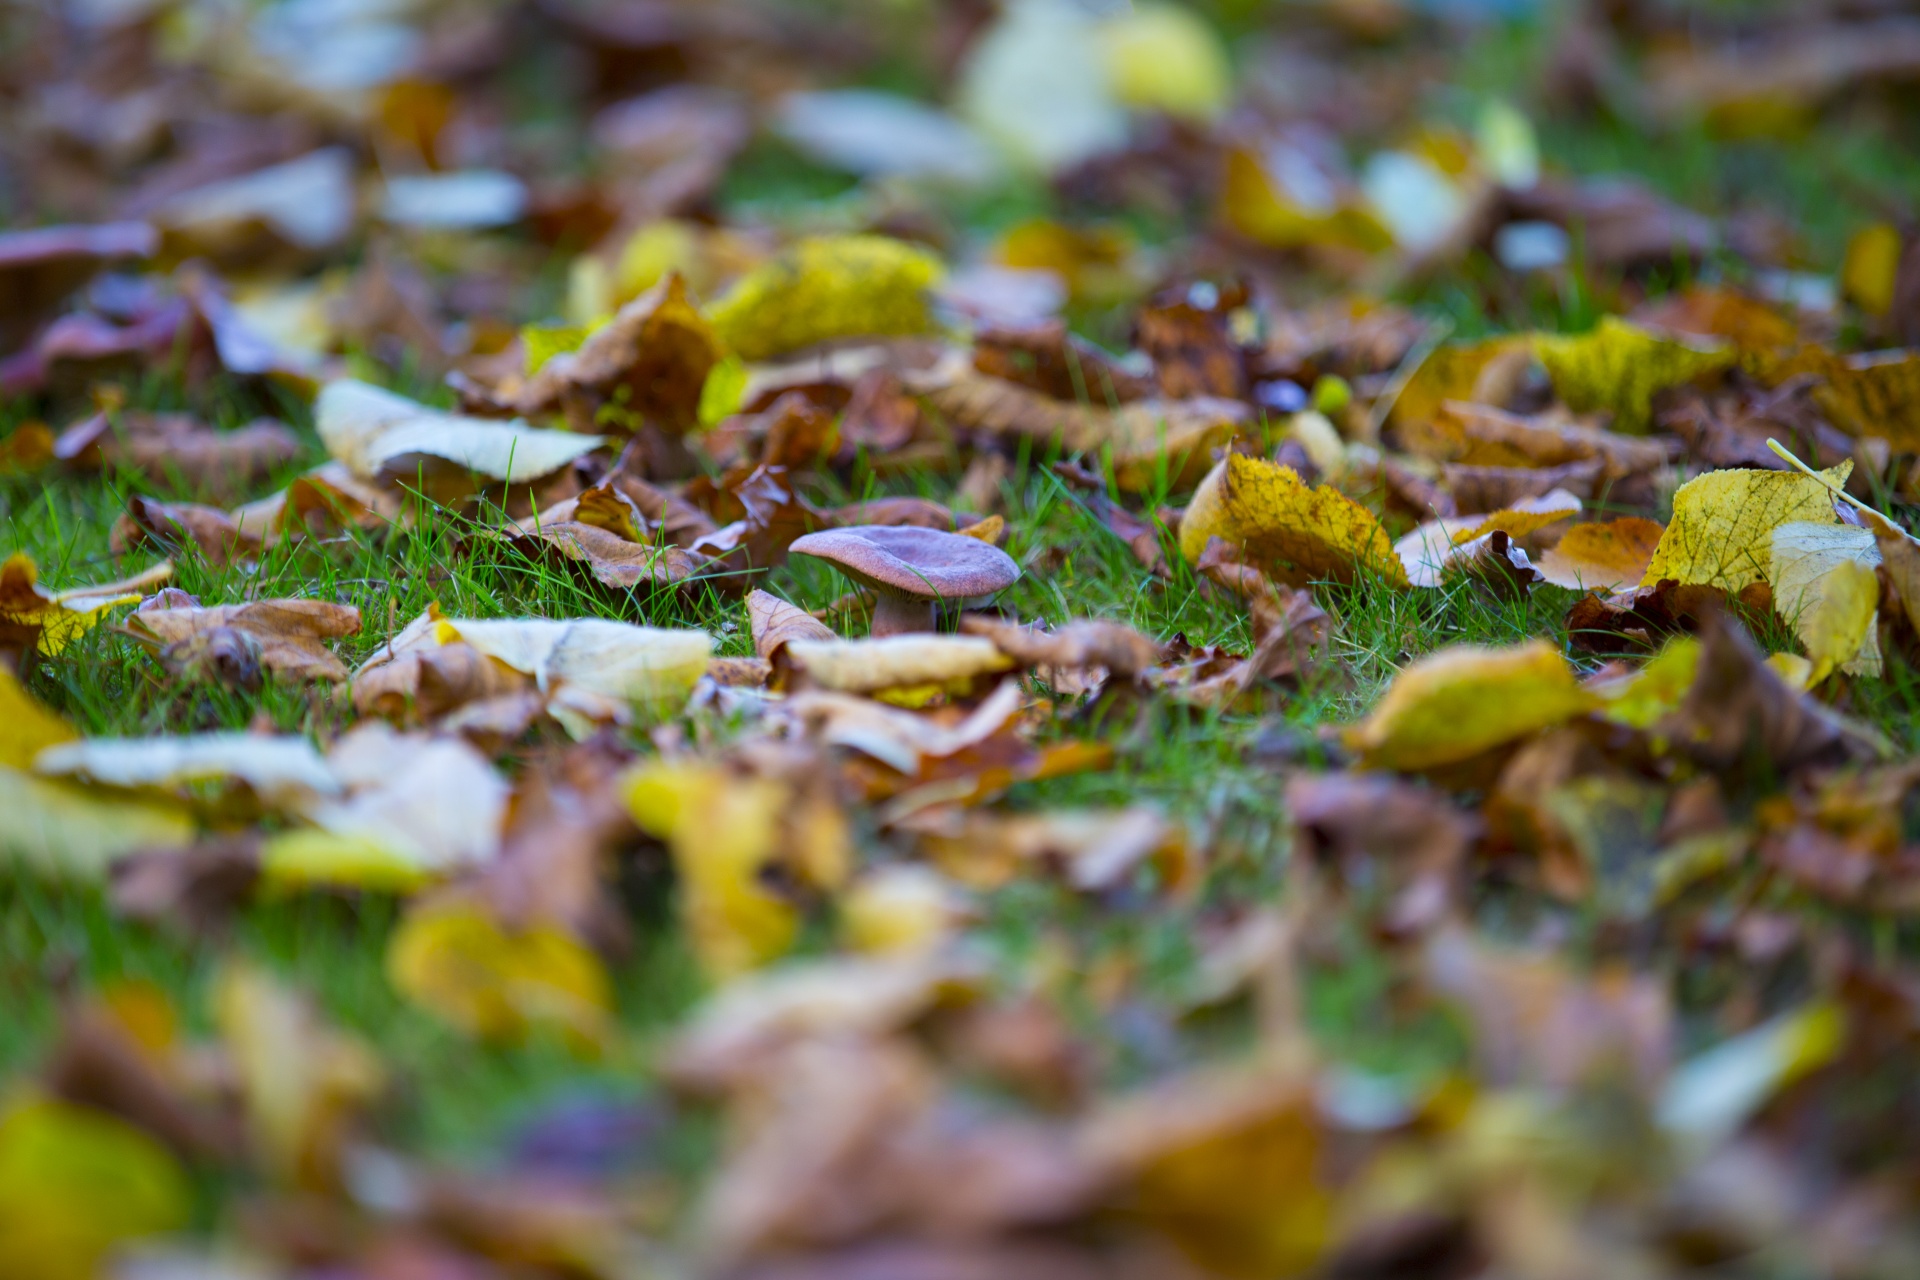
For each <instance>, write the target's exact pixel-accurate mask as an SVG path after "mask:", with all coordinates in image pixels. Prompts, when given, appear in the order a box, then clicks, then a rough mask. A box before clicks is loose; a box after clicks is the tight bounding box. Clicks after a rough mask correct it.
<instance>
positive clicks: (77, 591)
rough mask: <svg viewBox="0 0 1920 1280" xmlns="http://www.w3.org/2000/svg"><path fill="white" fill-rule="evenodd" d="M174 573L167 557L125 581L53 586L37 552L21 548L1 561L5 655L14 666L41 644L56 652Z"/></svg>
mask: <svg viewBox="0 0 1920 1280" xmlns="http://www.w3.org/2000/svg"><path fill="white" fill-rule="evenodd" d="M172 576H173V565H172V564H171V563H169V562H167V561H164V560H163V561H161V562H160V563H159V564H157V565H155V566H154V567H153V568H151V569H149V570H147V571H146V572H145V573H141V574H136V575H135V576H134V577H131V578H127V579H125V580H123V581H120V582H108V583H102V584H101V585H99V586H97V587H71V588H69V589H67V590H65V591H60V592H49V591H46V590H45V589H44V588H42V587H41V586H39V578H40V570H39V568H38V566H36V565H35V564H34V563H33V559H32V557H30V556H29V555H27V553H26V552H24V551H17V552H15V553H14V554H13V555H11V556H9V557H8V558H7V562H6V563H5V564H3V565H0V656H4V657H5V658H7V659H8V660H9V661H10V662H11V664H12V665H14V666H18V665H19V660H20V658H21V656H22V655H24V654H26V653H30V652H33V651H36V650H37V651H38V652H40V653H43V654H46V655H47V656H49V657H51V656H54V655H56V654H58V653H59V652H60V651H61V650H62V649H64V648H66V647H67V645H68V643H69V642H71V641H72V640H74V639H75V638H77V637H79V636H82V635H85V634H86V633H87V632H89V631H91V630H92V629H93V628H94V627H95V626H97V625H98V624H99V622H100V620H101V618H102V617H103V616H104V615H105V614H106V612H107V611H108V610H109V609H112V608H115V607H116V606H119V605H123V604H134V603H137V602H138V601H139V600H140V598H141V596H142V595H143V594H144V593H145V592H146V591H148V590H150V589H152V588H154V587H157V586H159V585H160V584H161V583H163V582H165V581H166V580H167V579H169V578H171V577H172Z"/></svg>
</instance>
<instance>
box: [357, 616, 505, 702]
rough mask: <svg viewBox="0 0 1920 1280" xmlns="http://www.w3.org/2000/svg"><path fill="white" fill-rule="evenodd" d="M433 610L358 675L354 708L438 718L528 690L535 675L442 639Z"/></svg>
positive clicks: (380, 651)
mask: <svg viewBox="0 0 1920 1280" xmlns="http://www.w3.org/2000/svg"><path fill="white" fill-rule="evenodd" d="M438 621H439V611H438V610H437V609H432V610H429V611H428V612H427V613H424V614H422V615H421V616H420V617H419V618H416V619H415V620H414V621H413V622H412V623H410V624H409V625H408V626H407V627H406V629H405V630H403V631H401V632H400V634H398V635H396V636H394V637H393V638H392V639H391V640H389V641H388V642H387V644H386V646H385V647H383V648H382V649H380V650H379V651H378V652H376V653H375V654H374V655H373V657H371V658H369V659H368V660H367V661H366V662H364V663H362V664H361V666H360V669H359V670H357V671H355V672H354V673H353V709H354V710H355V711H357V712H359V713H360V714H361V715H377V716H381V717H383V718H385V719H388V720H394V721H406V720H408V719H410V718H416V717H417V718H418V719H421V720H427V721H432V720H438V719H439V718H441V717H442V716H445V715H448V714H450V713H452V712H455V711H457V710H459V709H460V708H462V707H465V706H468V705H471V704H475V703H481V702H485V701H489V700H492V699H496V698H503V697H510V696H512V695H515V694H521V693H526V692H528V691H529V690H531V689H532V688H533V678H532V677H531V676H528V675H524V674H522V673H521V672H518V671H515V670H514V669H513V668H511V667H509V666H507V665H506V664H505V663H502V662H500V661H498V660H496V659H494V658H491V657H488V656H487V655H486V654H483V653H481V652H480V651H479V650H478V649H475V648H474V647H473V646H472V645H470V644H467V643H465V642H464V641H459V640H454V641H449V642H448V643H446V644H440V643H438V641H437V639H436V637H435V635H434V631H435V627H436V624H437V623H438Z"/></svg>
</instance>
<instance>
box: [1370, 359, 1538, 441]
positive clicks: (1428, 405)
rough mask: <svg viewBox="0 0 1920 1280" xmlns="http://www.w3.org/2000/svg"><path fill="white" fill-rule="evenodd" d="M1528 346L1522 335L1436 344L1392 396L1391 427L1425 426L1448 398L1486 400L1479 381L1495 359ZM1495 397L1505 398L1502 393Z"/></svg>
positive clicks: (1487, 373) (1403, 428) (1472, 400)
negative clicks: (1396, 393) (1398, 392)
mask: <svg viewBox="0 0 1920 1280" xmlns="http://www.w3.org/2000/svg"><path fill="white" fill-rule="evenodd" d="M1527 349H1528V339H1526V338H1524V337H1509V338H1488V339H1486V340H1484V341H1481V342H1464V343H1449V344H1447V345H1445V346H1440V347H1435V348H1434V349H1433V350H1432V351H1430V352H1428V353H1427V358H1426V359H1425V360H1422V361H1421V362H1420V367H1419V368H1417V369H1415V370H1414V371H1413V376H1412V377H1410V378H1408V379H1407V382H1406V385H1405V386H1403V387H1401V388H1400V394H1399V395H1398V396H1396V397H1395V398H1394V401H1393V410H1392V413H1391V415H1390V417H1391V420H1392V422H1393V424H1394V426H1396V427H1398V428H1400V429H1401V430H1402V431H1406V430H1408V429H1409V428H1418V427H1422V426H1425V425H1426V424H1427V423H1429V422H1432V421H1433V419H1434V417H1435V416H1436V415H1438V414H1439V412H1440V406H1441V405H1443V404H1445V403H1446V402H1447V401H1449V400H1461V401H1466V402H1468V403H1473V402H1478V401H1481V400H1483V399H1486V398H1487V397H1486V396H1485V395H1483V394H1482V391H1483V388H1482V386H1481V380H1482V378H1483V377H1488V376H1490V374H1489V369H1490V368H1493V367H1494V362H1495V361H1501V362H1502V363H1505V362H1506V361H1507V360H1509V359H1513V358H1516V357H1517V355H1518V353H1521V352H1525V351H1526V350H1527ZM1495 398H1497V399H1502V400H1504V399H1505V397H1504V396H1499V397H1495Z"/></svg>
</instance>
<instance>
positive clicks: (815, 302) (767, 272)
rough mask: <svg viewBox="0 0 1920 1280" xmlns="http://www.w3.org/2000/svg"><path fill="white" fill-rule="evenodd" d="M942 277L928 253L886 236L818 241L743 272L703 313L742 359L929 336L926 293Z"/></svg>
mask: <svg viewBox="0 0 1920 1280" xmlns="http://www.w3.org/2000/svg"><path fill="white" fill-rule="evenodd" d="M942 272H943V268H942V267H941V264H940V260H939V259H938V258H936V257H934V256H933V255H932V254H930V253H928V252H927V251H926V250H924V249H919V248H916V247H914V246H913V245H910V244H907V243H905V242H904V241H900V240H894V239H890V238H889V237H886V236H873V235H858V236H821V237H815V238H812V239H807V240H802V241H800V242H799V243H798V244H795V245H794V246H793V247H792V248H790V249H789V250H787V252H785V253H783V254H781V255H780V256H779V257H777V258H775V259H774V260H773V261H771V262H768V263H765V264H764V265H762V266H759V267H756V268H755V269H754V270H752V271H750V272H748V273H747V275H746V276H745V277H743V278H742V279H741V280H740V281H739V282H738V283H737V284H735V285H734V286H733V288H732V289H730V290H728V291H727V293H726V294H725V295H724V296H722V297H721V298H720V299H718V300H717V301H716V302H714V304H713V306H712V307H711V308H710V309H709V312H708V315H709V318H710V319H711V320H712V322H713V327H714V329H715V331H716V332H717V333H718V334H719V335H720V339H721V341H722V342H723V343H725V344H726V345H727V347H729V348H730V349H732V350H733V351H734V352H735V353H736V354H738V355H739V356H740V357H741V358H742V359H744V360H769V359H772V358H773V357H774V356H778V355H781V354H783V353H785V352H788V351H794V350H797V349H799V348H801V347H806V346H811V345H813V344H814V343H816V342H825V341H827V340H828V339H830V338H857V337H895V336H903V335H909V334H916V333H926V332H929V331H930V330H931V329H932V328H933V313H932V310H931V309H930V307H929V303H928V290H930V289H931V288H932V287H933V286H934V285H935V284H936V283H937V282H938V281H939V279H940V277H941V275H942Z"/></svg>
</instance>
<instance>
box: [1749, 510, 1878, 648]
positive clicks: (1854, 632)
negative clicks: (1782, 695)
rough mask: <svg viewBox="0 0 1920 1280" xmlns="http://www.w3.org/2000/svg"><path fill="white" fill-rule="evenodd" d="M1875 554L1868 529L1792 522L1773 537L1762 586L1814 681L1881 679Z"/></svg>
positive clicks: (1872, 538)
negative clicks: (1838, 676) (1838, 675)
mask: <svg viewBox="0 0 1920 1280" xmlns="http://www.w3.org/2000/svg"><path fill="white" fill-rule="evenodd" d="M1879 565H1880V549H1879V547H1878V545H1877V544H1876V542H1875V539H1874V534H1873V531H1872V530H1871V529H1859V528H1855V527H1854V526H1852V525H1845V524H1825V523H1819V524H1809V523H1806V522H1804V521H1791V522H1789V523H1787V524H1782V525H1777V526H1775V528H1774V530H1773V543H1772V557H1771V561H1770V563H1769V565H1768V569H1767V580H1768V582H1769V583H1771V584H1772V586H1773V607H1774V610H1775V612H1777V613H1778V614H1779V615H1780V616H1781V617H1782V618H1785V619H1786V620H1787V623H1788V625H1790V626H1791V627H1792V628H1793V631H1794V634H1795V635H1797V636H1799V637H1800V643H1801V645H1802V646H1804V647H1805V649H1806V651H1807V656H1808V657H1809V658H1811V659H1813V668H1814V675H1813V681H1814V682H1815V683H1818V682H1819V681H1820V680H1822V679H1824V678H1825V677H1826V675H1827V673H1828V672H1829V671H1834V670H1840V671H1845V672H1846V673H1847V674H1848V675H1856V676H1867V677H1869V678H1877V677H1878V676H1879V675H1880V641H1879V636H1878V632H1879V626H1878V624H1879V620H1880V614H1879V605H1880V581H1879V578H1878V577H1877V576H1876V575H1875V573H1874V570H1875V569H1876V568H1878V567H1879Z"/></svg>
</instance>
